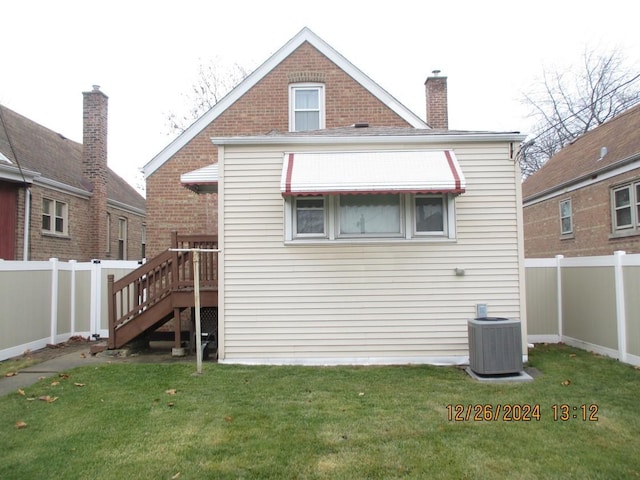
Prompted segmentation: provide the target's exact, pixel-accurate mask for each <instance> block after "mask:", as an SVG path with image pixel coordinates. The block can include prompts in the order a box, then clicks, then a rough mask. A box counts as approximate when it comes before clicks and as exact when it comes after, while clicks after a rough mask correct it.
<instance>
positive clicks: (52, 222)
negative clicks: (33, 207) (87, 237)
mask: <svg viewBox="0 0 640 480" xmlns="http://www.w3.org/2000/svg"><path fill="white" fill-rule="evenodd" d="M68 214H69V208H68V205H67V204H66V203H64V202H58V201H57V200H51V199H49V198H43V199H42V231H43V232H44V233H51V234H54V235H67V234H68V225H67V223H68Z"/></svg>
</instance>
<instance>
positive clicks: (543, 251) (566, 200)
mask: <svg viewBox="0 0 640 480" xmlns="http://www.w3.org/2000/svg"><path fill="white" fill-rule="evenodd" d="M522 194H523V205H524V238H525V255H526V256H527V257H528V258H536V257H537V258H541V257H553V256H555V255H564V256H571V257H575V256H590V255H610V254H612V253H613V252H615V251H616V250H623V251H626V252H627V253H640V105H637V106H635V107H633V108H630V109H628V110H626V111H625V112H623V113H622V114H620V115H618V116H617V117H615V118H613V119H611V120H609V121H608V122H606V123H604V124H602V125H601V126H599V127H597V128H595V129H594V130H592V131H590V132H588V133H586V134H584V135H583V136H581V137H580V138H578V139H576V140H575V141H573V142H572V143H571V144H570V145H567V146H566V147H564V148H563V149H562V150H561V151H560V152H558V153H557V154H556V155H554V156H553V157H552V158H551V159H549V161H548V162H547V163H546V164H545V165H544V166H543V167H542V168H541V169H540V170H538V171H537V172H536V173H534V174H533V175H531V176H530V177H529V178H527V179H526V181H525V182H524V183H523V185H522Z"/></svg>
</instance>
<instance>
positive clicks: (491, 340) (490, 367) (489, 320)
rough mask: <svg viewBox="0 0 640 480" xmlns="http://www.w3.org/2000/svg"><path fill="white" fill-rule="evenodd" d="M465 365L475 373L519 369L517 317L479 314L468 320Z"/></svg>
mask: <svg viewBox="0 0 640 480" xmlns="http://www.w3.org/2000/svg"><path fill="white" fill-rule="evenodd" d="M468 333H469V367H470V368H471V370H472V371H473V372H475V373H477V374H478V375H505V374H516V373H520V372H522V334H521V327H520V321H519V320H511V319H508V318H496V317H480V318H475V319H473V320H469V323H468Z"/></svg>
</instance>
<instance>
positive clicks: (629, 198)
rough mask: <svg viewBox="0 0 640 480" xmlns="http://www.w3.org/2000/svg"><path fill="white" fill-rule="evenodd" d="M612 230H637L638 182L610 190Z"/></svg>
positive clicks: (639, 216) (639, 208)
mask: <svg viewBox="0 0 640 480" xmlns="http://www.w3.org/2000/svg"><path fill="white" fill-rule="evenodd" d="M612 205H613V230H614V231H616V230H618V231H619V230H627V229H632V228H638V218H640V182H638V183H635V184H629V185H624V186H622V187H617V188H615V189H613V190H612Z"/></svg>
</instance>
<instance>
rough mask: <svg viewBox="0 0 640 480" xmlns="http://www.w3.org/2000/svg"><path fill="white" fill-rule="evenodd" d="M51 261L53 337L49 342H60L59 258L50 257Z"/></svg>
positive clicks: (53, 343) (52, 343)
mask: <svg viewBox="0 0 640 480" xmlns="http://www.w3.org/2000/svg"><path fill="white" fill-rule="evenodd" d="M49 262H50V263H51V332H50V333H51V338H50V341H49V343H50V344H51V345H55V344H56V343H58V342H57V341H56V337H57V336H58V259H57V258H50V259H49Z"/></svg>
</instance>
